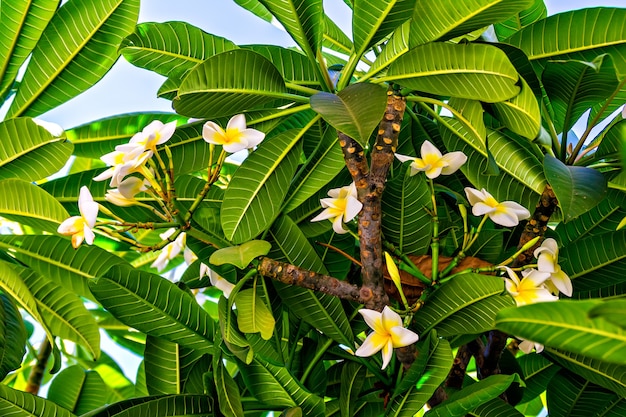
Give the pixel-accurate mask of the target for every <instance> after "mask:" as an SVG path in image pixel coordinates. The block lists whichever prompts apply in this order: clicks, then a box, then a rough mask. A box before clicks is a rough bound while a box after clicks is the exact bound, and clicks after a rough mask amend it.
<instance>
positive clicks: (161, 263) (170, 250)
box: [150, 228, 186, 272]
mask: <svg viewBox="0 0 626 417" xmlns="http://www.w3.org/2000/svg"><path fill="white" fill-rule="evenodd" d="M174 231H175V229H173V228H172V229H168V230H167V231H165V232H164V233H161V234H160V235H159V236H160V237H161V239H163V240H165V239H167V238H169V237H170V236H172V234H173V233H174ZM185 241H186V236H185V232H183V233H181V234H179V235H178V236H177V237H176V240H174V241H173V242H170V243H168V244H167V245H166V246H165V247H164V248H163V249H161V253H159V256H158V257H157V258H156V260H155V261H154V262H153V263H152V265H150V266H151V267H152V268H156V269H157V271H159V272H161V271H162V270H164V269H165V267H166V266H167V264H168V263H169V262H170V261H171V260H172V259H174V258H175V257H176V256H177V255H178V254H179V253H180V252H181V251H182V250H183V249H185V243H186V242H185Z"/></svg>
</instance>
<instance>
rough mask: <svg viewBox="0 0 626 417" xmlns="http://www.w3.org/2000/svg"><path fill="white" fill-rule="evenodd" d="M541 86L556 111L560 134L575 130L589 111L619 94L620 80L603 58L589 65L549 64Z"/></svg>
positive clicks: (611, 65) (581, 62)
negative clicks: (580, 119)
mask: <svg viewBox="0 0 626 417" xmlns="http://www.w3.org/2000/svg"><path fill="white" fill-rule="evenodd" d="M541 78H542V82H543V85H544V88H545V90H546V93H547V95H548V98H549V99H550V104H551V105H552V109H553V111H554V117H553V120H552V121H553V122H554V125H555V127H556V131H557V133H562V132H563V131H564V130H569V129H571V128H572V126H573V125H574V123H576V121H577V120H578V119H579V118H580V117H581V116H582V115H583V113H585V112H586V111H587V110H588V109H590V108H591V107H593V106H595V105H596V104H598V103H601V102H602V101H604V100H605V99H606V98H607V97H609V96H611V94H612V93H613V92H614V91H615V90H616V88H617V86H618V78H617V75H616V74H615V67H614V66H613V60H612V59H611V57H610V56H608V55H600V56H598V57H596V58H595V59H593V60H592V61H590V62H584V61H556V62H548V63H547V64H546V67H545V69H544V71H543V76H542V77H541Z"/></svg>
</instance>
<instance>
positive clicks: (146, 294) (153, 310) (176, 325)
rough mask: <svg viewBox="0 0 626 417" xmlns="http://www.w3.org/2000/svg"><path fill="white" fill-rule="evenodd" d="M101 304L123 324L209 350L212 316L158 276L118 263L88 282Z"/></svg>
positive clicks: (190, 346) (182, 343)
mask: <svg viewBox="0 0 626 417" xmlns="http://www.w3.org/2000/svg"><path fill="white" fill-rule="evenodd" d="M90 288H91V291H92V292H93V294H94V295H95V297H96V298H97V299H98V301H100V303H101V304H102V305H103V306H104V307H105V308H106V309H107V310H109V311H110V312H111V313H112V314H113V315H114V316H115V317H116V318H117V319H118V320H120V321H121V322H122V323H124V324H126V325H128V326H131V327H134V328H136V329H137V330H140V331H143V332H144V333H146V334H149V335H153V336H157V337H162V338H164V339H166V340H169V341H172V342H176V343H178V344H180V345H182V346H186V347H189V348H193V349H198V350H199V351H204V352H206V351H209V350H210V349H211V348H212V340H213V327H214V324H213V319H211V317H210V316H209V315H208V313H207V312H206V311H204V310H203V309H202V307H200V305H198V303H197V302H196V301H195V300H194V299H193V298H192V297H191V296H190V295H189V294H187V293H185V292H184V291H183V290H181V289H179V288H178V287H177V286H176V285H174V284H173V283H171V282H170V281H168V280H166V279H164V278H162V277H161V276H159V275H155V274H151V273H148V272H143V271H138V270H135V269H132V268H128V267H122V266H119V265H115V266H113V267H112V268H111V269H110V270H109V271H108V272H107V273H106V276H104V277H100V278H98V279H97V280H96V281H92V282H90Z"/></svg>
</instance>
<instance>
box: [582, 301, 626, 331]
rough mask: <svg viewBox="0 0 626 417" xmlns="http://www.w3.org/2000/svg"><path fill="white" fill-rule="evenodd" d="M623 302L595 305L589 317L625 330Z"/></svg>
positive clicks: (624, 302) (625, 303) (625, 302)
mask: <svg viewBox="0 0 626 417" xmlns="http://www.w3.org/2000/svg"><path fill="white" fill-rule="evenodd" d="M624 307H626V301H625V300H606V301H604V302H603V303H602V304H599V305H597V306H596V307H594V308H592V309H591V310H590V311H589V317H590V318H591V319H594V318H596V317H600V318H602V319H604V320H606V321H608V322H609V323H612V324H614V325H616V326H619V327H621V328H622V329H624V328H625V325H626V321H624V318H626V310H624Z"/></svg>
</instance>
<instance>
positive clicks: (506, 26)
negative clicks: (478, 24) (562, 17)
mask: <svg viewBox="0 0 626 417" xmlns="http://www.w3.org/2000/svg"><path fill="white" fill-rule="evenodd" d="M547 16H548V9H547V8H546V5H545V3H544V0H534V1H533V2H532V3H531V4H530V5H529V6H528V8H527V9H524V10H522V11H520V12H518V13H516V14H515V15H514V16H512V17H509V18H508V19H506V20H505V21H503V22H498V23H496V24H495V25H493V29H494V30H495V32H496V35H497V36H498V39H500V40H503V39H506V38H508V37H509V36H511V35H512V34H514V33H515V32H517V31H519V30H520V29H523V28H525V27H526V26H528V25H531V24H533V23H535V22H538V21H540V20H542V19H545V18H546V17H547Z"/></svg>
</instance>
